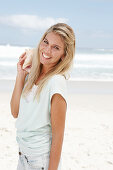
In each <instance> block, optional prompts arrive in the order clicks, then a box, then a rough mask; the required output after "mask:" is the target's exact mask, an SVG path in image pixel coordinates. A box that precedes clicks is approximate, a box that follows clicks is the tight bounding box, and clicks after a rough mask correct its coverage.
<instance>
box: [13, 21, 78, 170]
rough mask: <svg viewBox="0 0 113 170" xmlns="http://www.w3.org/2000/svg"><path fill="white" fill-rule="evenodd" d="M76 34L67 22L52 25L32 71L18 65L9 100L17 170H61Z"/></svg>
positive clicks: (23, 56)
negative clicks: (17, 153)
mask: <svg viewBox="0 0 113 170" xmlns="http://www.w3.org/2000/svg"><path fill="white" fill-rule="evenodd" d="M74 53H75V35H74V32H73V30H72V28H71V27H70V26H69V25H67V24H65V23H58V24H55V25H53V26H51V27H50V28H49V29H48V30H47V31H46V32H45V34H44V35H43V37H42V39H41V40H40V42H39V45H38V47H37V48H36V51H35V54H34V56H33V59H32V66H31V69H30V72H29V73H28V72H27V71H26V70H24V69H23V68H22V66H23V63H24V61H25V53H24V54H22V55H21V56H20V57H19V62H18V63H17V77H16V82H15V87H14V90H13V94H12V98H11V101H10V106H11V113H12V115H13V117H14V118H17V119H16V123H15V126H16V128H17V136H16V140H17V143H18V146H19V160H18V166H17V170H36V169H37V170H61V151H62V144H63V136H64V129H65V117H66V110H67V87H66V80H67V75H69V70H70V68H72V65H73V58H74Z"/></svg>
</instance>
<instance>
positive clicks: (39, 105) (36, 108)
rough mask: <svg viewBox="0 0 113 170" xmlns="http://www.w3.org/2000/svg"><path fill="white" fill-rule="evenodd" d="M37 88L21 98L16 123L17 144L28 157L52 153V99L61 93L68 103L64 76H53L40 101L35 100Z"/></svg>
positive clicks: (34, 87)
mask: <svg viewBox="0 0 113 170" xmlns="http://www.w3.org/2000/svg"><path fill="white" fill-rule="evenodd" d="M36 88H38V86H36V85H34V86H33V88H32V90H31V91H30V93H29V94H28V95H27V96H26V98H23V97H22V96H21V98H20V106H19V114H18V118H17V120H16V123H15V127H16V128H17V136H16V140H17V143H18V145H19V147H20V149H21V151H22V152H23V153H25V154H26V155H42V154H44V153H47V152H50V149H51V143H52V129H51V113H50V111H51V98H52V96H53V94H55V93H59V94H61V95H62V97H63V98H64V99H65V100H66V103H67V85H66V79H65V78H64V76H62V75H54V76H52V77H51V78H50V79H49V81H48V83H47V85H46V86H45V87H44V88H43V90H42V91H41V94H40V100H39V102H37V99H35V100H33V97H34V94H35V91H36Z"/></svg>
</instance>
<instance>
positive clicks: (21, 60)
mask: <svg viewBox="0 0 113 170" xmlns="http://www.w3.org/2000/svg"><path fill="white" fill-rule="evenodd" d="M25 59H26V52H24V53H23V54H22V55H21V56H20V57H19V62H18V63H17V74H18V75H20V76H22V77H26V75H27V74H28V72H27V71H26V70H24V69H23V68H22V67H23V64H24V61H25Z"/></svg>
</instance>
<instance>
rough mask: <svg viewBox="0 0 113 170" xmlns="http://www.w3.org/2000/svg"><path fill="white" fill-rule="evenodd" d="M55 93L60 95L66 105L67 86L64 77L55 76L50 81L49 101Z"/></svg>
mask: <svg viewBox="0 0 113 170" xmlns="http://www.w3.org/2000/svg"><path fill="white" fill-rule="evenodd" d="M56 93H58V94H60V95H61V96H62V97H63V98H64V99H65V101H66V103H67V84H66V79H65V77H64V76H62V75H55V76H53V77H52V79H51V86H50V101H51V99H52V96H53V95H54V94H56Z"/></svg>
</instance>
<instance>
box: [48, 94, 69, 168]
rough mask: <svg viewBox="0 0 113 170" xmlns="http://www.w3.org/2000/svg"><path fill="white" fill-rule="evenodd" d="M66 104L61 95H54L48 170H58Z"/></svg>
mask: <svg viewBox="0 0 113 170" xmlns="http://www.w3.org/2000/svg"><path fill="white" fill-rule="evenodd" d="M65 116H66V102H65V100H64V98H63V97H62V96H61V95H60V94H54V95H53V97H52V104H51V126H52V145H51V151H50V161H49V168H48V170H57V169H58V165H59V161H60V156H61V151H62V144H63V137H64V129H65Z"/></svg>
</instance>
